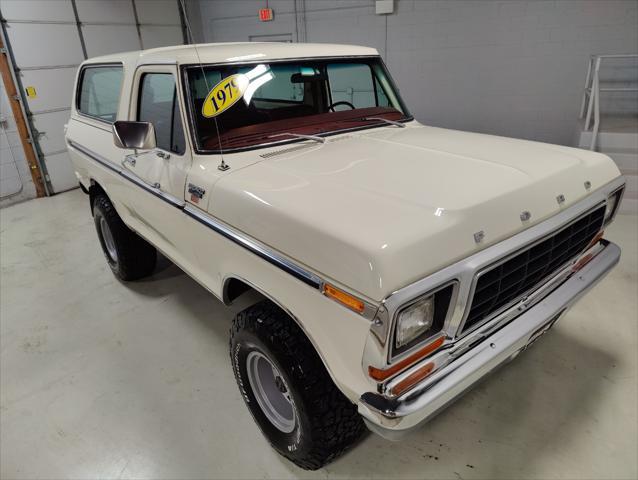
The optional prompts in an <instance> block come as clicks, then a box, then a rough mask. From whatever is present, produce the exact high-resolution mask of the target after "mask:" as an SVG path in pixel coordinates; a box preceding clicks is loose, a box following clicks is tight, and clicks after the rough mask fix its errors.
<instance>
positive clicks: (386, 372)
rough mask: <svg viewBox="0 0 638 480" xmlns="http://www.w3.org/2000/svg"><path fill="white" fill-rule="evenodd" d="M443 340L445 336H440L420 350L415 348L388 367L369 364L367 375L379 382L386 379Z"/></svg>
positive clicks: (423, 355) (427, 353) (435, 348)
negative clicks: (407, 355)
mask: <svg viewBox="0 0 638 480" xmlns="http://www.w3.org/2000/svg"><path fill="white" fill-rule="evenodd" d="M443 342H445V336H440V337H438V338H437V339H436V340H434V341H433V342H430V343H428V344H427V345H426V346H425V347H423V348H422V349H421V350H417V351H416V352H414V353H413V354H412V355H410V356H409V357H406V358H404V359H403V360H401V361H400V362H397V363H395V364H394V365H391V366H390V367H388V368H386V369H381V368H376V367H373V366H369V367H368V375H370V377H371V378H373V379H374V380H377V381H379V382H381V381H383V380H386V379H388V378H390V377H391V376H392V375H394V374H395V373H397V372H400V371H401V370H403V369H404V368H405V367H407V366H409V365H412V364H413V363H415V362H416V361H417V360H420V359H421V358H423V357H425V356H426V355H429V354H430V353H432V352H433V351H435V350H437V349H438V348H439V347H441V345H443Z"/></svg>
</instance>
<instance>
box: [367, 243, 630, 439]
mask: <svg viewBox="0 0 638 480" xmlns="http://www.w3.org/2000/svg"><path fill="white" fill-rule="evenodd" d="M619 259H620V248H619V247H618V246H617V245H615V244H613V243H611V242H608V241H606V240H602V241H601V242H600V244H599V246H598V247H597V250H596V255H595V256H594V257H593V258H592V259H591V260H590V261H589V262H588V263H587V264H586V265H585V266H584V267H583V268H582V269H580V270H579V271H577V272H576V273H574V274H573V275H571V276H570V277H569V278H568V279H567V280H565V281H562V283H560V282H558V283H559V285H558V286H554V289H553V291H552V292H551V293H550V294H549V295H547V296H545V297H544V298H543V301H542V302H538V303H536V304H535V305H533V306H529V307H524V311H523V312H522V313H520V314H519V315H518V318H516V319H515V320H513V321H511V322H510V323H508V324H506V325H505V326H502V327H500V328H498V326H497V327H496V329H495V328H492V331H490V332H488V333H486V334H485V336H484V337H483V341H481V342H479V343H478V344H476V343H474V344H473V345H471V348H468V349H466V351H465V352H462V353H460V354H458V355H456V356H455V357H454V359H453V360H454V361H452V362H451V363H449V364H448V365H447V366H446V367H444V368H442V369H441V370H440V371H438V372H436V373H435V374H433V375H432V376H430V377H428V378H427V380H426V381H423V382H421V383H420V384H417V385H416V386H415V387H414V388H413V389H412V390H409V391H408V392H407V393H405V394H403V395H401V396H399V397H396V398H388V397H386V396H383V395H379V394H377V393H373V392H369V393H365V394H363V395H362V396H361V398H360V400H359V404H358V409H359V413H360V414H361V415H362V416H363V417H364V419H365V421H366V423H367V424H368V426H369V427H370V429H371V430H373V431H374V432H376V433H378V434H380V435H382V436H384V437H386V438H389V439H398V438H401V437H402V436H403V435H404V434H405V433H407V432H409V431H410V430H412V429H415V428H418V427H419V426H420V424H422V423H424V422H426V421H428V420H429V419H431V418H432V417H434V416H435V415H436V414H437V413H438V412H439V411H440V410H442V409H443V408H445V407H446V406H447V405H448V404H449V403H451V402H452V401H454V400H455V399H456V398H458V397H459V396H460V395H461V394H463V393H464V392H465V391H466V390H467V389H469V388H470V387H472V386H473V385H474V384H475V383H476V382H478V381H479V380H480V379H481V378H483V377H484V376H486V375H487V374H489V373H490V372H492V371H493V370H494V369H496V368H497V367H499V366H500V365H502V364H504V363H506V362H507V361H509V360H511V359H513V358H514V357H516V356H517V355H518V354H519V353H520V352H521V351H523V350H525V349H526V348H527V347H528V345H530V344H531V343H532V342H534V341H535V340H536V339H537V338H538V337H540V336H541V335H542V334H544V333H545V332H546V331H547V330H548V329H549V328H550V327H551V326H552V325H553V324H554V323H555V322H556V321H557V320H558V319H559V318H560V317H562V316H563V315H564V313H565V312H566V311H567V310H568V309H569V308H570V307H571V306H572V305H573V304H574V303H575V302H576V301H578V299H580V297H582V296H583V295H584V294H585V293H586V292H587V291H589V289H591V288H592V287H593V286H594V285H596V284H597V283H598V282H599V281H600V280H601V279H602V278H603V277H604V276H605V275H606V274H607V273H608V272H609V271H610V270H611V269H612V268H613V267H614V266H615V265H616V264H617V263H618V261H619ZM514 308H518V306H517V307H514ZM492 323H495V322H492ZM496 323H498V322H496ZM488 335H489V339H488V338H487V336H488ZM429 361H431V359H428V360H424V361H422V362H420V364H419V365H416V366H415V368H418V367H419V366H423V364H424V363H427V362H429ZM397 381H398V380H397Z"/></svg>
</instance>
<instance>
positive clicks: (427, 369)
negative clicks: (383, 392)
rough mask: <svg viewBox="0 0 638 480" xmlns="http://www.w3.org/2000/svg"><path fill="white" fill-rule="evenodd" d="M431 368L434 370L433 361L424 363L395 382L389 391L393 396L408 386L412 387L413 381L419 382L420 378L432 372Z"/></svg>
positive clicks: (399, 393)
mask: <svg viewBox="0 0 638 480" xmlns="http://www.w3.org/2000/svg"><path fill="white" fill-rule="evenodd" d="M432 370H434V363H433V362H430V363H426V364H425V365H424V366H422V367H421V368H419V369H418V370H417V371H416V372H414V373H411V374H410V375H408V376H407V377H405V378H404V379H403V380H401V381H400V382H399V383H397V384H396V385H395V386H394V387H392V389H391V390H390V393H391V394H392V395H395V396H396V395H401V394H402V393H403V392H405V391H406V390H408V389H409V388H410V387H412V386H413V385H414V384H415V383H419V382H420V381H421V380H423V379H424V378H425V377H427V376H428V375H429V374H430V373H432Z"/></svg>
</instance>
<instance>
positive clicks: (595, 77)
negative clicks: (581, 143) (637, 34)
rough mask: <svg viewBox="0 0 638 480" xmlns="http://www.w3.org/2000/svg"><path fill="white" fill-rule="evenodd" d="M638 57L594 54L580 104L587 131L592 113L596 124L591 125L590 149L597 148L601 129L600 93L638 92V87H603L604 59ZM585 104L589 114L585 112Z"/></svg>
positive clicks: (636, 55)
mask: <svg viewBox="0 0 638 480" xmlns="http://www.w3.org/2000/svg"><path fill="white" fill-rule="evenodd" d="M628 58H638V54H624V55H592V56H591V57H590V58H589V65H588V66H587V78H586V79H585V91H584V92H583V101H582V103H581V105H580V118H583V117H585V131H589V129H590V126H591V122H592V114H593V120H594V124H593V126H591V132H592V134H591V144H590V146H589V149H590V150H595V149H596V138H597V136H598V130H599V129H600V94H601V93H606V92H638V87H601V86H600V69H601V66H602V63H603V61H604V60H608V59H628ZM585 106H586V107H587V114H585Z"/></svg>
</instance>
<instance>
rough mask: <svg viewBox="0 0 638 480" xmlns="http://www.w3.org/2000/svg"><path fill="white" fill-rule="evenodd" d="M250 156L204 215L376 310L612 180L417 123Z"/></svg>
mask: <svg viewBox="0 0 638 480" xmlns="http://www.w3.org/2000/svg"><path fill="white" fill-rule="evenodd" d="M259 154H260V155H261V158H260V160H261V161H259V162H257V163H254V164H253V165H251V166H249V167H246V168H243V169H238V170H236V171H235V172H233V173H231V174H229V175H226V176H224V177H223V178H222V179H220V180H219V181H218V182H217V183H216V184H215V186H214V188H213V191H212V195H211V198H210V203H209V212H210V213H211V214H212V215H214V216H215V217H217V218H219V219H221V220H223V221H225V222H227V223H228V224H230V225H232V226H234V227H235V228H237V229H239V230H241V231H243V232H245V233H247V234H248V235H250V236H252V237H254V238H256V239H258V240H260V241H261V242H263V243H265V244H267V245H269V246H271V247H272V248H274V249H276V250H278V251H280V252H281V253H284V254H285V255H287V256H289V257H291V258H292V259H294V260H296V261H298V262H299V263H301V264H303V265H305V266H306V267H309V268H310V269H311V270H313V271H315V272H317V273H320V274H321V275H323V276H324V277H328V278H329V279H331V281H334V282H335V283H336V284H337V285H341V286H342V287H345V288H347V289H349V290H351V291H354V292H358V293H360V294H362V295H364V296H366V297H368V298H369V299H371V300H375V301H379V300H381V299H382V298H384V297H385V296H387V295H388V294H389V293H391V292H393V291H395V290H397V289H398V288H401V287H403V286H405V285H408V284H410V283H412V282H414V281H416V280H418V279H420V278H423V277H424V276H426V275H428V274H430V273H433V272H435V271H436V270H439V269H441V268H443V267H445V266H447V265H449V264H451V263H453V262H455V261H458V260H460V259H461V258H463V257H466V256H468V255H471V254H473V253H475V252H477V251H478V250H481V249H483V248H485V247H487V246H489V245H491V244H493V243H495V242H498V241H500V240H503V239H505V238H507V237H509V236H511V235H513V234H515V233H518V232H520V231H521V230H524V229H525V228H528V227H530V226H532V225H534V224H536V223H538V222H540V221H542V220H544V219H546V218H547V217H549V216H551V215H554V214H556V213H558V212H559V211H560V209H561V207H560V206H559V204H558V202H557V200H556V197H557V196H558V195H561V194H562V195H564V196H565V198H566V202H565V203H564V204H563V207H562V208H565V207H568V206H570V205H572V204H573V203H575V202H577V201H578V200H580V199H582V198H583V197H585V196H586V195H587V191H586V190H585V187H584V183H585V182H586V181H590V182H591V184H592V190H595V189H596V188H598V187H600V186H602V185H604V184H606V183H608V182H609V181H611V180H613V179H614V178H616V177H618V176H619V175H620V172H619V171H618V169H617V168H616V166H615V164H614V163H613V162H612V161H611V160H610V159H609V158H608V157H607V156H605V155H602V154H599V153H594V152H589V151H585V150H578V149H573V148H568V147H560V146H555V145H548V144H543V143H536V142H530V141H524V140H515V139H510V138H503V137H495V136H490V135H481V134H473V133H466V132H458V131H453V130H445V129H440V128H433V127H426V126H422V125H420V124H418V123H417V122H412V123H411V124H409V125H408V126H407V128H403V129H401V128H397V127H391V126H390V127H387V128H385V127H382V128H375V129H372V130H366V131H364V132H358V133H349V134H344V135H339V136H336V137H330V138H329V139H328V141H327V142H326V143H325V144H323V145H321V144H315V143H310V142H308V143H307V144H306V143H304V144H301V145H300V144H294V145H286V146H280V147H278V148H276V149H268V150H259ZM236 155H251V156H253V157H254V156H257V154H256V153H255V152H254V151H253V152H246V153H240V154H236ZM233 156H234V155H228V156H226V158H227V161H228V163H229V164H231V165H232V157H233ZM264 157H265V159H262V158H264ZM523 211H529V212H530V213H531V220H529V221H527V222H525V223H523V222H522V221H521V219H520V215H521V213H522V212H523ZM479 231H483V232H484V234H485V238H484V240H483V241H482V242H481V243H480V244H478V245H477V244H476V243H475V241H474V233H476V232H479Z"/></svg>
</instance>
